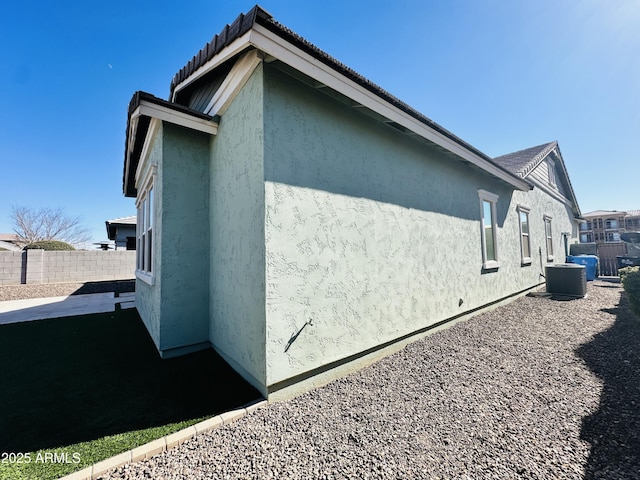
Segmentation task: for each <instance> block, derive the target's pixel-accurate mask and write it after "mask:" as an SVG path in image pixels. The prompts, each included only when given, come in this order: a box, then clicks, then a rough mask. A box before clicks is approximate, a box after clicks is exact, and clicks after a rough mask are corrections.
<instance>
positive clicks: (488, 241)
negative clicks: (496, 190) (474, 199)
mask: <svg viewBox="0 0 640 480" xmlns="http://www.w3.org/2000/svg"><path fill="white" fill-rule="evenodd" d="M478 197H479V198H480V220H481V221H480V225H481V237H482V267H483V268H485V269H494V268H498V267H499V266H500V263H499V262H498V241H497V233H498V228H497V223H496V204H497V203H498V196H497V195H495V194H493V193H491V192H487V191H486V190H478Z"/></svg>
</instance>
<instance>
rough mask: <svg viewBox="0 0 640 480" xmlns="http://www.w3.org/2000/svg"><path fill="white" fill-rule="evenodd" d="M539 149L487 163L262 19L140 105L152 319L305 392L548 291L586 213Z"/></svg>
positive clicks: (194, 345)
mask: <svg viewBox="0 0 640 480" xmlns="http://www.w3.org/2000/svg"><path fill="white" fill-rule="evenodd" d="M543 147H544V148H537V147H536V148H533V149H528V150H526V151H522V152H517V153H518V155H512V156H506V158H503V157H500V158H498V159H495V160H494V159H491V158H489V157H487V156H486V155H485V154H483V153H482V152H480V151H478V150H477V149H475V148H474V147H472V146H471V145H469V144H467V143H465V142H464V141H462V140H461V139H459V138H458V137H456V136H455V135H453V134H451V133H450V132H448V131H446V130H444V129H443V128H442V127H440V126H439V125H437V124H435V123H434V122H432V121H431V120H429V119H427V118H426V117H424V116H422V115H421V114H419V113H418V112H415V111H414V110H412V109H411V108H410V107H408V106H406V105H405V104H403V103H402V102H400V101H399V100H397V99H395V98H394V97H391V96H390V95H389V94H388V93H386V92H384V91H383V90H381V89H380V88H379V87H377V86H375V85H373V84H371V83H370V82H368V81H367V80H366V79H363V78H362V77H359V76H358V75H357V74H355V72H352V71H350V70H349V69H347V68H346V67H344V66H343V65H341V64H339V63H338V62H336V61H335V60H333V59H331V58H330V57H328V56H327V55H326V54H325V53H324V52H321V51H319V50H318V49H317V48H316V47H314V46H312V45H310V44H308V42H306V41H305V40H304V39H301V38H300V37H298V36H296V35H295V34H293V33H292V32H291V31H290V30H288V29H286V28H285V27H282V26H281V25H279V24H277V22H275V21H274V20H273V19H272V18H271V16H270V15H269V14H267V13H266V12H264V11H263V10H261V9H260V8H259V7H255V8H254V9H252V10H251V11H250V12H249V13H247V14H246V15H241V16H240V17H238V19H237V20H236V21H235V22H234V23H233V24H232V25H230V26H227V27H225V29H224V30H223V32H222V33H221V34H220V35H218V36H216V37H214V40H212V42H211V43H210V44H208V45H207V46H206V47H205V48H204V49H203V50H202V51H201V52H199V54H198V55H197V56H196V57H194V59H193V60H192V61H191V62H189V64H188V65H187V66H185V68H184V69H182V70H181V71H180V72H179V74H178V75H177V76H176V78H175V79H174V82H173V83H172V93H171V98H170V100H169V101H165V100H160V99H157V98H155V97H153V96H151V95H149V94H144V93H142V92H139V93H137V94H136V95H134V97H133V99H132V102H131V105H130V110H129V121H128V129H127V147H126V152H125V168H124V181H123V188H124V191H125V194H126V195H129V196H135V197H136V198H137V205H138V219H137V224H138V230H137V234H136V235H137V243H138V246H139V248H138V262H137V279H138V281H137V285H136V292H137V294H136V301H137V307H138V310H139V312H140V315H141V317H142V319H143V321H144V322H145V325H146V326H147V328H148V330H149V332H150V334H151V337H152V338H153V340H154V342H155V344H156V346H157V348H158V350H159V351H160V353H161V355H162V356H163V357H169V356H174V355H179V354H182V353H187V352H189V351H194V350H197V349H201V348H208V347H210V346H211V347H213V348H215V349H216V350H217V351H218V352H219V353H220V354H221V355H222V356H223V357H224V358H225V359H226V360H227V361H228V362H229V363H230V364H231V365H232V366H233V367H234V368H235V369H236V370H237V371H239V372H240V373H241V374H242V375H243V376H244V377H245V378H246V379H247V380H248V381H249V382H250V383H252V384H253V385H254V386H256V388H258V389H259V390H260V391H261V392H262V394H263V395H264V396H265V397H269V398H277V397H283V396H287V395H291V394H294V393H296V392H298V391H301V390H304V389H308V388H309V387H310V386H312V385H314V384H317V383H319V382H323V381H326V380H328V379H330V378H334V377H335V376H338V375H340V374H343V373H344V372H345V371H348V370H349V369H351V368H354V366H357V365H362V364H364V363H366V362H368V361H371V360H372V359H374V358H375V357H377V356H379V355H382V354H386V353H389V352H390V351H392V350H393V349H395V348H398V347H399V346H400V345H402V344H403V342H406V341H409V340H411V339H415V338H416V337H417V336H419V335H423V334H425V333H426V332H427V331H429V330H430V329H431V328H434V327H437V326H439V325H441V324H444V323H446V322H448V321H452V320H457V319H461V318H465V317H466V316H468V315H472V314H474V313H477V312H479V311H481V310H482V309H484V308H491V307H492V306H494V305H496V304H498V303H500V302H503V301H507V300H510V299H512V298H514V297H515V296H517V295H520V294H523V293H525V292H527V291H528V290H530V289H532V288H535V287H537V286H539V285H540V284H541V283H543V281H544V278H543V276H542V274H543V272H544V266H545V265H546V264H548V263H551V262H563V261H564V255H565V249H564V248H563V246H564V245H565V244H566V243H568V242H573V241H576V238H577V231H578V230H577V225H578V223H577V218H579V216H580V212H579V209H578V206H577V202H576V201H575V196H574V195H573V191H572V189H571V187H570V182H569V180H568V175H567V173H566V169H565V167H564V162H563V160H562V157H561V156H560V153H559V148H557V144H556V143H554V142H552V144H548V145H545V146H543ZM507 160H508V161H507ZM516 164H517V166H518V168H516ZM543 168H546V169H547V170H546V175H547V177H546V179H544V178H538V177H539V176H540V175H541V173H540V170H541V169H543ZM551 173H553V174H554V177H553V179H554V180H555V185H552V183H553V182H551V178H552V177H551V176H550V175H551Z"/></svg>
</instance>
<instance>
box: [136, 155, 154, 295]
mask: <svg viewBox="0 0 640 480" xmlns="http://www.w3.org/2000/svg"><path fill="white" fill-rule="evenodd" d="M156 172H157V169H156V166H155V165H152V166H151V168H149V170H148V172H147V175H146V177H145V180H144V182H142V187H140V188H138V196H137V198H136V211H137V218H136V278H138V279H140V280H142V281H143V282H145V283H148V284H149V285H154V284H155V271H156V268H155V262H156V255H155V253H151V262H150V263H151V264H150V265H149V268H150V270H145V268H144V264H145V263H146V262H147V260H146V255H147V254H148V253H149V252H148V251H147V245H144V247H143V248H140V247H141V244H142V242H141V238H142V236H143V235H150V236H151V237H152V241H151V248H152V249H153V248H155V246H156V242H155V240H154V237H155V233H156V222H155V209H156V202H157V195H156V193H157V192H156ZM151 190H153V199H152V200H153V201H152V206H150V207H148V208H147V211H146V212H144V217H143V221H142V222H141V221H140V217H141V215H140V212H141V208H144V206H143V205H145V203H144V201H145V200H146V198H147V196H148V194H149V192H150V191H151ZM152 208H153V210H152ZM145 219H148V222H147V221H145ZM145 227H146V232H144V231H143V229H145ZM149 230H151V231H150V232H149ZM141 255H142V259H141V257H140V256H141ZM141 261H142V268H140V267H141V264H140V262H141Z"/></svg>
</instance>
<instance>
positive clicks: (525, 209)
mask: <svg viewBox="0 0 640 480" xmlns="http://www.w3.org/2000/svg"><path fill="white" fill-rule="evenodd" d="M516 210H517V212H518V227H519V229H520V264H521V265H531V215H529V214H530V213H531V209H530V208H529V207H527V206H525V205H518V207H517V208H516ZM522 213H526V214H527V227H528V229H529V232H528V233H527V234H526V235H527V242H529V256H528V257H525V255H524V242H523V240H524V235H525V234H524V233H523V232H522V219H521V218H520V216H521V214H522Z"/></svg>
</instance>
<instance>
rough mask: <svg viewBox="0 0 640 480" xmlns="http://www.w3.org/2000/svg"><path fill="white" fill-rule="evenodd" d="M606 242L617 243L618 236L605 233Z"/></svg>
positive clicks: (614, 233) (612, 233)
mask: <svg viewBox="0 0 640 480" xmlns="http://www.w3.org/2000/svg"><path fill="white" fill-rule="evenodd" d="M606 241H607V242H619V241H620V234H619V233H618V232H607V240H606Z"/></svg>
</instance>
